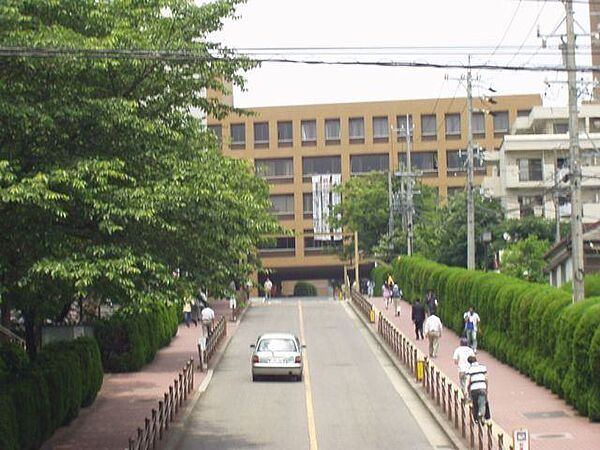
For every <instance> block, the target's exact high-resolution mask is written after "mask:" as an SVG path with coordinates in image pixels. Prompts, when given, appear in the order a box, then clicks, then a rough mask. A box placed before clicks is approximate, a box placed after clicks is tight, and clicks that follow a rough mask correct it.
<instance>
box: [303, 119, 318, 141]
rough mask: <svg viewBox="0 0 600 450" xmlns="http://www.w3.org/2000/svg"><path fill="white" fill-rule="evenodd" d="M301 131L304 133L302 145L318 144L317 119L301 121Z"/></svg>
mask: <svg viewBox="0 0 600 450" xmlns="http://www.w3.org/2000/svg"><path fill="white" fill-rule="evenodd" d="M300 132H301V135H302V145H304V146H313V145H317V121H316V120H303V121H302V122H301V123H300Z"/></svg>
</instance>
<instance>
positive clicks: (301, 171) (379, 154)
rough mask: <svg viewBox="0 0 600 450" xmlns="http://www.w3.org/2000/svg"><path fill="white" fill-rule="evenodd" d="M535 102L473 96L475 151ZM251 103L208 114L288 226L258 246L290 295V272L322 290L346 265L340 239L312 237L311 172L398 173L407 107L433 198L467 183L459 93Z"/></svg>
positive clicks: (417, 166)
mask: <svg viewBox="0 0 600 450" xmlns="http://www.w3.org/2000/svg"><path fill="white" fill-rule="evenodd" d="M228 100H229V101H231V98H229V99H228ZM536 105H541V98H540V96H539V95H517V96H498V97H495V98H494V102H493V103H490V102H483V101H480V100H478V99H474V111H476V112H475V113H474V114H473V120H472V127H473V135H474V141H475V143H476V144H477V145H478V147H479V148H480V149H481V150H482V151H486V152H493V151H497V150H498V149H499V148H500V145H501V143H502V137H503V136H504V135H505V134H507V133H508V132H509V129H510V125H511V124H512V122H514V120H515V119H516V118H517V117H518V116H526V115H528V114H529V112H530V110H531V109H532V107H533V106H536ZM251 110H252V112H253V115H250V116H237V115H233V116H230V117H228V118H227V119H225V120H223V121H217V120H215V119H210V118H209V120H208V126H209V127H210V128H211V129H213V131H214V132H215V133H216V134H217V135H218V136H220V137H221V139H222V142H223V151H224V153H225V154H226V155H228V156H232V157H235V158H244V159H247V160H250V161H253V163H254V166H255V167H256V172H257V174H258V175H259V176H262V177H264V178H265V180H267V182H268V183H269V184H270V187H271V188H270V190H271V198H272V201H273V213H274V214H275V215H276V216H277V217H278V219H279V220H280V222H281V224H282V225H283V226H284V227H285V228H287V229H289V230H291V231H292V232H293V235H291V236H281V237H278V238H277V239H276V245H275V247H274V248H269V249H263V250H261V255H262V257H263V265H264V267H265V268H268V269H272V270H273V275H272V279H273V281H274V282H275V283H276V284H277V285H281V286H282V289H283V294H284V295H287V294H291V289H292V287H293V281H294V280H323V281H322V282H321V283H317V284H318V286H319V288H320V290H322V291H324V290H325V289H326V288H327V280H332V279H338V280H341V279H342V277H343V267H344V265H347V264H349V263H350V261H340V259H339V258H338V256H337V255H336V254H335V253H333V252H332V249H331V247H334V246H336V245H339V241H319V240H317V239H315V237H314V234H313V201H312V192H313V185H312V183H311V179H312V176H313V175H324V174H333V175H335V174H339V175H341V181H342V183H343V182H344V181H346V180H348V179H349V178H350V177H351V176H353V175H360V174H363V173H367V172H370V171H381V172H387V171H388V170H392V171H397V170H398V168H399V167H400V164H401V163H402V162H404V161H405V160H406V149H407V140H406V130H407V128H406V123H407V115H408V117H409V124H411V126H410V128H411V129H412V133H411V141H412V144H411V148H412V151H411V160H412V167H413V170H415V171H418V172H420V173H421V176H420V180H421V181H422V182H423V183H425V184H428V185H430V186H433V187H435V188H436V189H437V191H438V194H439V196H440V199H443V198H445V197H447V196H449V195H452V194H453V193H455V192H457V191H462V190H463V189H464V187H465V184H466V172H465V164H464V163H465V160H466V151H465V149H466V147H467V114H466V99H465V98H454V99H450V98H447V99H426V100H403V101H384V102H364V103H339V104H323V105H299V106H280V107H261V108H252V109H251ZM393 137H394V138H393ZM485 174H486V168H485V166H484V164H483V158H481V159H477V160H476V171H475V183H476V184H477V185H480V183H481V181H482V179H483V176H484V175H485ZM365 269H366V267H365ZM363 275H364V276H367V273H366V271H363V273H362V274H361V277H362V276H363ZM261 281H262V279H260V280H259V282H261ZM286 281H287V282H286ZM282 282H283V283H282Z"/></svg>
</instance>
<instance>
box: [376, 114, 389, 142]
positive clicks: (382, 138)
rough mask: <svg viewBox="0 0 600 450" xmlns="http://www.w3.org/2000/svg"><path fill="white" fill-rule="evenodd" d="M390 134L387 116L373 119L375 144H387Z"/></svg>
mask: <svg viewBox="0 0 600 450" xmlns="http://www.w3.org/2000/svg"><path fill="white" fill-rule="evenodd" d="M389 133H390V126H389V125H388V118H387V117H386V116H381V117H373V142H387V141H388V137H389Z"/></svg>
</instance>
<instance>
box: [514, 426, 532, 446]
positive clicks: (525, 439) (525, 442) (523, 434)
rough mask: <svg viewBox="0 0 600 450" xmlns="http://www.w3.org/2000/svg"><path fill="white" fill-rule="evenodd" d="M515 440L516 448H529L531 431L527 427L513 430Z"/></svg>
mask: <svg viewBox="0 0 600 450" xmlns="http://www.w3.org/2000/svg"><path fill="white" fill-rule="evenodd" d="M513 442H514V444H515V445H514V449H515V450H529V431H527V430H525V429H521V430H515V431H514V432H513Z"/></svg>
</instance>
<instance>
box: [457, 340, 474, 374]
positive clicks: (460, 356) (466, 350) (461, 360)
mask: <svg viewBox="0 0 600 450" xmlns="http://www.w3.org/2000/svg"><path fill="white" fill-rule="evenodd" d="M469 356H475V352H474V351H473V349H472V348H471V347H468V346H466V345H461V346H460V347H457V348H456V350H454V355H453V356H452V359H454V362H455V363H456V364H457V365H458V371H459V372H466V371H467V370H468V369H469V367H470V364H469V361H467V359H468V358H469Z"/></svg>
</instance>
